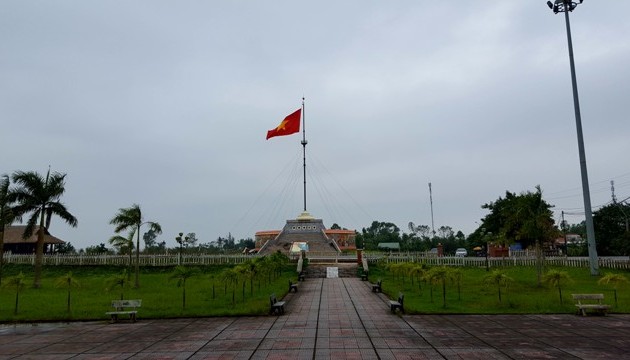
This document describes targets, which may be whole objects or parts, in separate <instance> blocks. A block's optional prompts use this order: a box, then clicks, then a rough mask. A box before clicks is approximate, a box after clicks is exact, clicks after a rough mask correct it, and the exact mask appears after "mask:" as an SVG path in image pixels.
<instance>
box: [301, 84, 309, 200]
mask: <svg viewBox="0 0 630 360" xmlns="http://www.w3.org/2000/svg"><path fill="white" fill-rule="evenodd" d="M307 143H308V142H307V141H306V113H305V112H304V96H302V155H303V157H302V159H303V164H304V166H303V168H304V212H306V144H307Z"/></svg>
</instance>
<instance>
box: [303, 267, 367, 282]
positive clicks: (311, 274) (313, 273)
mask: <svg viewBox="0 0 630 360" xmlns="http://www.w3.org/2000/svg"><path fill="white" fill-rule="evenodd" d="M328 267H336V268H337V272H338V276H339V277H346V278H348V277H358V275H357V270H358V266H357V264H356V263H354V264H348V263H338V264H309V265H308V266H307V267H306V271H305V273H304V275H305V278H307V279H309V278H311V279H316V278H325V277H326V274H327V268H328Z"/></svg>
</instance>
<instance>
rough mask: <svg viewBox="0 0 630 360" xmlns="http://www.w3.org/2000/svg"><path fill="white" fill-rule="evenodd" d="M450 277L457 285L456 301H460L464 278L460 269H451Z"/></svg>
mask: <svg viewBox="0 0 630 360" xmlns="http://www.w3.org/2000/svg"><path fill="white" fill-rule="evenodd" d="M451 277H452V278H453V280H455V283H456V284H457V300H461V299H462V278H463V277H464V273H463V272H462V269H460V268H456V269H451Z"/></svg>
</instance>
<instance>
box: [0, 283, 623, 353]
mask: <svg viewBox="0 0 630 360" xmlns="http://www.w3.org/2000/svg"><path fill="white" fill-rule="evenodd" d="M286 300H287V301H288V304H287V305H288V306H287V313H286V314H285V315H283V316H279V317H275V316H261V317H220V318H206V319H179V320H140V321H138V322H137V323H135V324H134V323H125V322H123V323H118V324H109V323H107V322H105V321H102V322H89V323H70V324H40V325H37V326H33V325H18V326H4V327H0V359H630V315H609V316H607V317H595V316H593V317H586V318H584V317H579V316H575V315H557V316H553V315H413V316H402V317H400V316H397V315H392V314H391V313H390V312H389V308H388V306H387V304H386V302H385V301H386V298H385V297H384V296H383V295H380V294H374V293H372V292H371V289H370V288H369V287H368V284H367V283H366V282H362V281H360V280H358V279H354V278H342V279H308V280H307V281H306V282H303V283H300V289H299V292H298V293H297V294H290V295H288V297H287V298H286Z"/></svg>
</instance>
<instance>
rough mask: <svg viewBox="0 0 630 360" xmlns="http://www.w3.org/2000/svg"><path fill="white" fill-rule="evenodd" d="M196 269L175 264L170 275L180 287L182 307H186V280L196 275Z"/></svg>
mask: <svg viewBox="0 0 630 360" xmlns="http://www.w3.org/2000/svg"><path fill="white" fill-rule="evenodd" d="M197 273H198V270H197V269H195V268H191V267H186V266H181V265H180V266H177V267H175V269H174V270H173V273H172V274H171V276H170V279H171V280H177V287H181V288H182V309H186V280H188V279H189V278H191V277H193V276H195V275H197Z"/></svg>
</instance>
